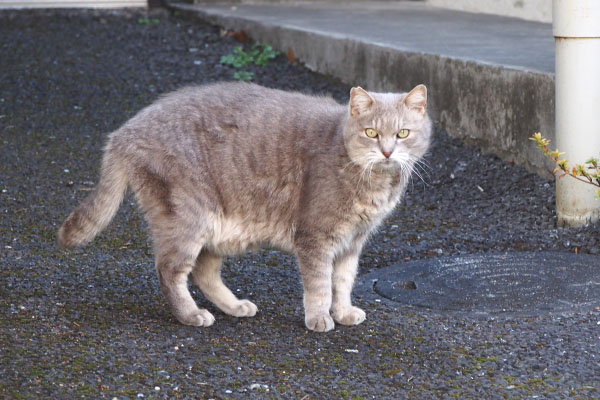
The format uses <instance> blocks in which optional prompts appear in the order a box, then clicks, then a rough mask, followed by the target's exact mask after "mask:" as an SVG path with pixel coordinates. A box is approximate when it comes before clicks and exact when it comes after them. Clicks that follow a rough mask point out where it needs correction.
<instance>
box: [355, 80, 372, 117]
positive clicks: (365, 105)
mask: <svg viewBox="0 0 600 400" xmlns="http://www.w3.org/2000/svg"><path fill="white" fill-rule="evenodd" d="M374 102H375V100H373V97H371V95H370V94H369V93H367V91H366V90H365V89H363V88H361V87H360V86H357V87H353V88H352V89H350V115H352V116H353V117H354V118H356V117H358V116H359V115H361V114H366V113H367V112H368V111H369V110H370V109H371V107H372V106H373V103H374Z"/></svg>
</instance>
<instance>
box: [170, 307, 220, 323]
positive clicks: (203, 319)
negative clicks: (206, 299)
mask: <svg viewBox="0 0 600 400" xmlns="http://www.w3.org/2000/svg"><path fill="white" fill-rule="evenodd" d="M177 319H178V320H179V322H181V323H182V324H185V325H192V326H211V325H212V324H213V323H214V322H215V317H213V315H212V314H211V313H210V312H208V310H204V309H202V310H196V311H194V312H192V313H189V314H187V315H185V316H177Z"/></svg>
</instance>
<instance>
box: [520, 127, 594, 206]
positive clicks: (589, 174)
mask: <svg viewBox="0 0 600 400" xmlns="http://www.w3.org/2000/svg"><path fill="white" fill-rule="evenodd" d="M529 140H533V141H534V142H536V143H537V145H538V147H539V148H540V150H541V151H543V152H544V154H545V155H546V156H548V158H550V159H551V160H552V161H553V162H554V163H555V164H556V168H554V171H552V173H553V174H554V175H556V174H557V173H558V172H562V173H561V174H560V175H559V178H564V177H565V176H566V175H570V176H571V177H573V178H575V179H577V180H578V181H581V182H584V183H587V184H590V185H594V186H598V187H600V161H598V159H597V158H594V157H592V158H590V159H589V160H587V161H586V162H585V163H584V164H575V165H574V166H573V167H571V166H570V165H569V160H567V159H565V158H562V156H563V155H564V154H565V153H561V152H560V151H558V149H556V150H554V151H550V149H549V148H548V145H549V144H550V140H548V139H546V138H545V137H543V136H542V134H541V133H540V132H537V133H534V134H533V136H532V137H530V138H529ZM596 193H597V194H598V199H600V190H596Z"/></svg>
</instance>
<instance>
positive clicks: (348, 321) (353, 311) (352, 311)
mask: <svg viewBox="0 0 600 400" xmlns="http://www.w3.org/2000/svg"><path fill="white" fill-rule="evenodd" d="M333 318H335V321H336V322H338V323H340V324H342V325H358V324H360V323H361V322H363V321H364V320H365V319H366V318H367V314H365V312H364V311H363V310H361V309H360V308H358V307H354V306H351V307H348V308H344V309H342V310H334V312H333Z"/></svg>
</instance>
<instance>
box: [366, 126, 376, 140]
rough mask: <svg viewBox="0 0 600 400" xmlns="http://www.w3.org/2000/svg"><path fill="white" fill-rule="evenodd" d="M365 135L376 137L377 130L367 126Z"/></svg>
mask: <svg viewBox="0 0 600 400" xmlns="http://www.w3.org/2000/svg"><path fill="white" fill-rule="evenodd" d="M365 135H367V136H368V137H370V138H376V137H377V131H376V130H375V129H373V128H367V129H365Z"/></svg>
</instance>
